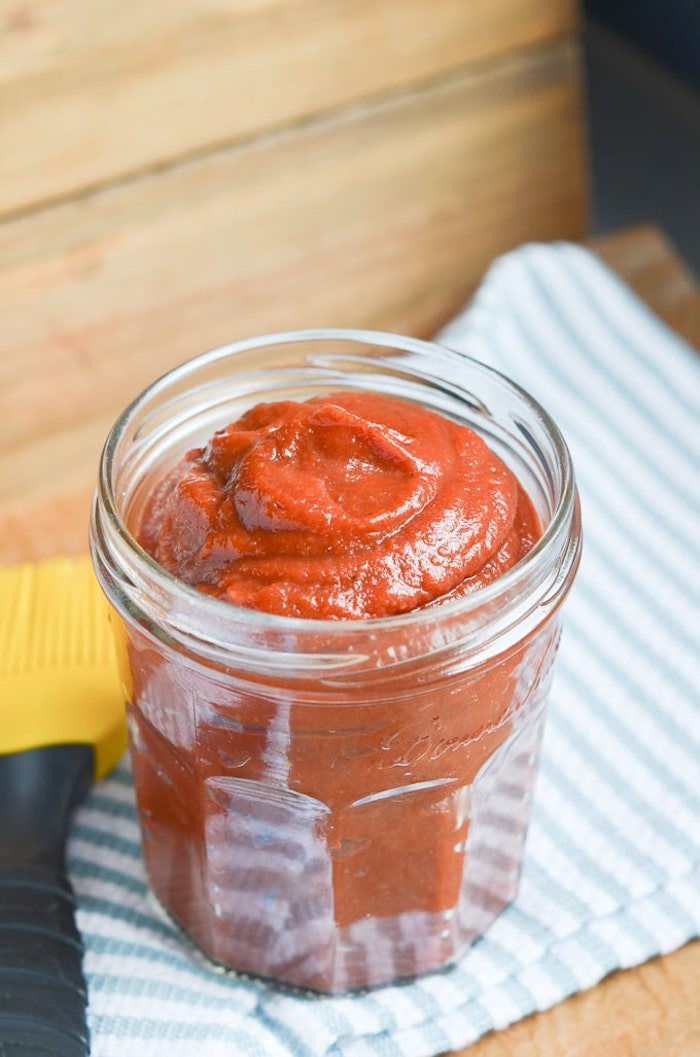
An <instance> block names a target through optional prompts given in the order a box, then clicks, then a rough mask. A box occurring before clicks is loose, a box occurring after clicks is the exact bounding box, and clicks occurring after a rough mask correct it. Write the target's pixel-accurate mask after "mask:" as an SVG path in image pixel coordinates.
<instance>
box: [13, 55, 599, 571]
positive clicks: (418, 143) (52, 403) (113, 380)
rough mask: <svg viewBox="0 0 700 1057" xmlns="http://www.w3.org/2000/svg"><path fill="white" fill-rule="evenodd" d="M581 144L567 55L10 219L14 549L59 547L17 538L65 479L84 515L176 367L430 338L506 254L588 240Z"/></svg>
mask: <svg viewBox="0 0 700 1057" xmlns="http://www.w3.org/2000/svg"><path fill="white" fill-rule="evenodd" d="M581 152H582V145H581V133H580V125H579V122H578V57H577V53H576V51H575V49H574V48H572V47H571V45H569V44H568V43H557V44H552V45H548V46H546V47H543V48H541V49H538V50H536V51H533V50H529V51H527V52H522V53H518V54H517V55H514V56H512V57H510V58H509V59H507V60H500V61H499V62H498V63H494V64H489V65H488V66H487V67H486V68H480V69H479V70H478V71H472V70H469V71H467V72H462V73H460V74H459V75H456V76H454V77H452V78H449V79H448V80H445V81H441V82H440V83H439V84H433V85H431V86H429V87H428V88H425V89H422V90H421V91H417V92H415V93H413V94H412V95H411V96H410V97H406V96H405V95H403V94H402V95H400V96H396V97H392V98H391V99H390V100H387V101H386V102H385V103H384V104H383V105H382V106H378V105H373V106H372V107H371V108H369V109H367V110H362V111H358V112H354V113H353V114H352V115H350V114H348V115H347V116H346V117H345V119H343V120H338V118H337V115H334V117H333V120H329V121H328V122H327V123H325V122H317V123H314V124H312V125H308V126H306V127H305V128H304V129H303V130H296V132H295V134H294V135H280V136H271V137H267V138H265V139H264V140H260V141H256V142H255V143H254V144H249V145H246V146H234V147H231V148H227V149H226V150H223V151H220V152H217V153H215V154H212V155H208V156H207V157H206V158H201V159H197V160H193V161H192V162H190V163H188V164H183V165H179V166H177V167H175V168H173V169H169V170H168V171H165V172H159V173H151V174H147V175H145V176H143V177H142V178H139V179H134V180H130V181H128V182H126V183H124V184H119V185H115V186H110V187H108V188H103V189H102V190H101V191H99V192H95V193H93V194H90V195H87V196H85V197H83V198H79V199H76V200H74V201H73V200H71V201H69V202H66V203H64V204H62V205H57V206H54V207H53V208H50V209H46V210H40V211H38V212H36V213H32V214H29V215H27V216H23V217H19V218H17V219H15V220H13V221H6V222H5V223H4V224H1V225H0V319H2V329H1V331H0V349H1V350H2V352H1V355H0V372H1V373H0V379H1V380H2V393H1V395H0V406H1V408H2V412H1V413H0V538H2V539H3V540H4V543H5V546H6V548H8V554H9V555H10V556H11V557H14V556H16V553H17V549H18V548H19V547H20V546H21V547H23V548H27V547H28V549H29V551H30V553H31V555H32V556H33V557H38V556H40V555H41V554H42V553H43V552H44V551H45V550H46V549H47V548H48V547H51V546H52V545H53V544H52V543H51V541H49V540H48V539H47V538H46V536H45V535H44V534H43V533H41V532H38V533H37V534H36V535H35V536H34V535H31V536H30V537H28V536H27V534H26V532H25V533H23V534H22V542H21V544H20V543H19V542H17V540H18V534H17V526H18V524H21V523H22V520H23V511H24V509H25V506H26V503H27V502H36V503H39V504H44V506H45V516H48V514H49V511H50V510H51V509H53V507H52V504H53V502H54V497H53V491H54V484H55V482H56V481H57V480H58V479H60V480H61V481H62V489H61V493H62V494H61V496H60V497H58V498H57V499H56V501H57V502H62V501H63V496H65V495H66V494H70V495H71V496H73V497H75V501H76V502H79V503H80V504H81V510H82V511H83V513H84V509H85V508H84V502H85V498H84V497H85V495H86V493H87V491H88V490H89V487H90V485H91V482H92V481H93V480H94V475H95V469H96V466H97V460H98V457H99V452H100V448H101V445H102V441H103V439H104V437H105V436H106V434H107V431H108V429H109V426H110V425H111V423H112V422H113V421H114V419H115V418H116V416H117V415H118V413H119V412H120V411H121V409H122V407H124V406H125V405H126V403H128V401H129V400H130V399H131V398H132V397H133V396H135V395H136V393H137V392H138V391H139V390H140V389H141V388H142V387H143V386H144V385H146V384H147V383H148V382H149V381H151V380H152V379H154V378H155V377H156V376H158V375H159V374H161V373H162V372H163V371H165V370H168V369H169V368H171V367H173V366H175V365H176V364H177V363H178V362H180V361H182V360H184V359H186V358H189V357H191V356H194V355H196V354H198V353H200V352H204V351H205V350H206V349H208V348H212V347H215V346H217V345H221V344H225V343H228V342H230V341H233V340H235V339H236V338H240V337H243V336H247V335H250V334H253V333H265V332H268V331H271V330H276V329H290V328H293V327H304V326H326V325H327V326H344V325H348V326H352V325H354V326H376V327H380V328H383V329H387V330H391V329H398V330H401V331H405V332H407V333H419V334H428V333H431V332H432V331H433V330H434V329H435V328H436V327H437V326H438V325H439V324H440V323H441V322H442V321H443V320H444V319H445V318H447V317H448V316H449V315H450V314H451V313H452V311H453V310H454V309H456V308H457V307H458V306H460V305H461V304H463V302H464V300H465V299H466V297H467V295H468V293H469V291H470V290H471V289H472V288H473V286H474V285H475V283H476V282H477V281H478V279H479V276H480V275H481V273H482V272H483V270H484V269H485V268H486V266H487V264H488V262H489V261H490V260H491V259H492V258H493V257H494V256H496V255H497V254H498V253H500V252H502V251H503V250H505V249H507V248H509V247H510V246H512V245H515V244H517V243H518V242H520V241H522V240H525V239H532V238H540V239H548V238H556V237H560V236H562V235H563V234H569V235H570V236H576V235H577V234H580V233H581V232H582V230H583V228H584V224H585V218H584V211H583V199H584V194H583V191H584V182H583V175H582V174H583V164H582V153H581ZM525 203H527V208H525V205H524V204H525ZM78 497H79V498H78ZM47 504H48V505H47ZM53 520H55V519H53ZM13 540H15V545H14V549H13V542H12V541H13ZM84 544H85V537H84V528H82V527H81V528H80V531H79V533H77V534H76V535H74V536H71V535H69V534H65V535H62V536H61V545H62V547H63V548H64V549H67V550H70V551H75V550H76V549H77V548H79V547H83V546H84Z"/></svg>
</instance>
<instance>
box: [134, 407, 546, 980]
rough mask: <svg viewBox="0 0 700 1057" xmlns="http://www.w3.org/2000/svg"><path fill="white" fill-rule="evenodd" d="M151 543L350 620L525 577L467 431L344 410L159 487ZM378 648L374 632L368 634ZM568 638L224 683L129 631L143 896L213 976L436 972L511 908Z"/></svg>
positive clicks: (515, 494) (176, 566)
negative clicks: (340, 671) (167, 916)
mask: <svg viewBox="0 0 700 1057" xmlns="http://www.w3.org/2000/svg"><path fill="white" fill-rule="evenodd" d="M136 535H137V537H138V539H139V541H140V542H141V544H142V545H143V547H144V548H145V549H146V550H147V551H149V553H150V554H151V555H152V556H153V557H154V558H155V559H156V561H157V562H158V563H160V564H161V565H162V566H164V567H165V568H166V569H167V570H168V571H170V572H171V573H172V574H173V575H175V576H176V577H178V578H179V579H181V580H183V581H184V582H186V583H187V584H189V585H190V586H192V587H194V588H196V589H197V590H198V591H200V592H202V593H204V594H206V595H213V596H215V597H216V598H219V599H222V600H224V601H227V602H230V603H234V604H235V605H238V606H243V607H248V608H252V609H257V610H261V611H264V612H267V613H270V614H273V615H277V616H284V617H290V616H291V617H301V618H306V619H307V620H308V619H311V620H314V619H318V620H320V619H322V620H331V621H350V622H357V621H363V620H367V619H370V618H377V617H394V616H400V615H401V614H406V613H413V612H415V611H417V610H423V609H426V610H428V609H431V608H432V607H435V606H441V605H443V604H444V603H445V601H446V600H448V599H454V598H459V597H461V596H464V595H466V594H469V593H471V592H474V591H477V590H479V589H480V588H481V587H483V586H484V585H486V584H488V583H491V582H492V581H493V580H495V579H496V578H498V577H500V576H501V575H502V574H503V573H504V572H506V571H507V570H508V569H510V568H512V567H513V566H514V565H515V564H516V563H517V562H519V561H520V560H521V559H522V558H523V557H524V556H525V555H526V554H527V552H528V551H529V550H530V548H531V547H532V546H533V544H534V542H535V541H536V540H537V538H538V537H539V535H540V525H539V522H538V518H537V516H536V514H535V511H534V509H533V505H532V503H531V502H530V500H529V498H528V496H527V495H526V494H525V492H524V491H523V489H522V487H521V486H520V484H519V483H518V481H517V479H516V477H515V476H514V474H513V473H512V472H511V470H510V469H509V468H508V467H507V466H506V465H505V464H504V463H503V462H502V461H501V460H500V459H499V458H498V457H497V456H496V455H495V454H494V453H493V452H492V451H491V450H490V449H489V447H488V446H487V445H486V443H485V442H484V441H483V439H482V438H481V437H479V436H478V435H477V434H476V433H474V432H473V431H471V430H470V429H468V428H467V427H466V426H464V425H461V424H459V423H457V422H455V421H452V420H451V419H449V418H447V417H443V416H441V415H439V414H437V413H436V412H433V411H430V410H428V409H426V408H424V407H421V406H419V405H417V404H412V403H409V402H407V401H403V400H400V399H397V398H393V397H389V396H386V395H382V394H377V393H365V392H342V393H333V394H329V395H328V396H325V397H314V398H312V399H310V400H307V401H305V402H294V401H281V402H274V403H261V404H257V405H256V406H255V407H253V408H252V409H251V410H249V411H247V412H246V413H245V414H244V415H243V416H242V417H240V418H239V419H238V420H237V421H236V422H233V423H232V424H230V425H229V426H227V427H226V428H225V429H222V430H220V431H218V432H217V433H215V434H214V435H213V436H212V437H211V439H210V440H209V442H208V443H207V444H206V445H205V446H203V447H201V448H197V449H195V450H193V451H190V452H189V453H188V454H187V455H186V457H185V458H184V459H183V460H182V462H181V463H180V464H179V465H178V466H177V467H176V468H175V469H174V470H173V471H172V472H170V473H168V474H167V475H166V476H165V477H164V478H163V479H162V481H161V482H160V483H159V484H158V486H157V487H156V488H155V489H154V491H153V494H152V496H151V498H150V501H149V503H148V505H147V508H146V510H145V514H144V516H143V517H142V519H141V521H140V524H139V525H138V526H136ZM368 627H369V625H368ZM557 637H558V626H557V625H556V624H551V625H550V624H544V623H543V625H542V626H541V627H540V628H538V629H536V631H535V632H532V633H529V634H528V636H527V637H526V638H525V639H524V640H521V641H518V642H516V643H514V644H511V645H510V646H508V648H507V649H504V651H503V652H502V653H501V654H499V655H498V656H497V657H495V658H494V657H491V658H490V659H489V660H488V661H486V662H483V663H479V664H476V665H475V666H471V667H470V666H469V665H467V666H466V667H465V666H464V664H452V665H444V664H442V662H441V664H442V666H440V665H438V664H437V663H436V664H435V665H434V666H432V667H431V665H430V663H425V664H417V663H416V664H413V663H410V664H406V665H403V666H402V665H401V664H399V665H398V666H397V669H396V671H392V672H391V673H389V672H387V671H384V670H382V669H378V670H376V671H374V672H370V673H367V672H365V673H364V674H362V675H361V676H359V677H357V678H354V677H353V676H352V674H349V675H344V676H343V677H342V678H340V677H339V678H336V679H334V678H333V677H332V676H328V675H324V676H323V677H318V678H314V675H313V672H310V673H309V674H308V675H307V677H306V678H305V679H299V678H298V677H292V676H291V675H290V676H289V677H287V676H285V674H284V673H278V674H276V675H275V676H274V677H271V676H268V677H265V678H261V677H256V676H252V677H251V676H250V675H248V674H246V673H242V672H237V671H236V670H235V669H232V670H228V669H227V670H223V669H221V670H218V669H217V668H216V667H213V666H212V665H206V664H201V663H198V662H197V661H196V660H195V659H193V658H192V657H185V656H183V655H181V654H178V653H177V652H176V651H174V650H173V649H172V648H171V647H169V646H168V645H167V644H164V643H158V642H156V643H154V641H153V640H152V639H150V638H149V637H148V636H147V635H146V634H145V633H143V632H141V631H138V630H136V629H132V630H131V632H130V641H129V647H128V652H129V667H130V678H131V681H132V685H133V695H132V701H131V703H130V729H131V737H132V750H133V752H132V757H133V761H134V769H135V781H136V787H137V793H138V799H139V808H140V814H141V824H142V831H143V837H144V852H145V858H146V864H147V870H148V875H149V880H150V883H151V886H152V888H153V890H154V892H155V894H156V896H157V897H158V898H159V899H160V901H161V902H162V903H163V905H164V906H165V907H166V909H167V910H168V911H169V912H170V913H171V914H172V915H173V917H174V918H175V919H176V920H177V921H178V922H179V923H180V924H181V925H182V926H183V927H184V928H185V930H186V931H187V932H188V933H189V935H190V936H191V937H192V938H193V939H194V940H195V942H196V943H198V945H199V946H200V947H201V948H202V949H203V950H204V951H205V952H206V953H207V954H208V955H209V956H210V957H211V958H213V959H214V960H216V961H218V962H221V963H223V964H225V965H227V966H230V967H232V968H234V969H239V970H242V971H245V972H250V973H254V974H256V975H259V976H262V977H267V978H271V979H274V980H277V981H281V982H284V983H287V984H292V985H295V986H300V987H304V988H309V989H314V990H319V991H325V992H337V991H344V990H349V989H354V988H364V987H371V986H376V985H378V984H382V983H386V982H389V981H393V980H397V979H401V978H406V977H411V976H413V975H415V974H417V973H420V972H424V971H426V970H429V969H432V968H435V967H438V966H441V965H444V964H445V963H447V962H449V961H450V960H452V959H453V958H454V957H456V955H457V954H458V953H459V952H460V951H461V950H462V949H463V948H464V946H465V943H467V942H469V941H470V940H472V939H473V938H474V937H475V936H477V935H479V934H480V933H481V932H482V931H483V929H484V927H485V926H486V925H487V924H488V923H489V922H490V921H491V920H492V919H493V917H495V915H496V914H497V913H498V912H499V911H500V910H501V909H502V908H503V906H504V905H505V904H506V903H507V902H508V901H509V900H510V899H511V898H512V897H513V895H514V893H515V890H516V887H517V878H518V871H519V865H520V860H521V855H522V844H523V840H524V835H525V829H526V823H527V817H528V813H529V795H530V789H531V786H532V782H533V772H534V768H535V763H536V757H537V749H538V745H539V739H540V735H541V726H542V714H543V705H544V699H545V696H546V690H547V687H548V679H549V670H550V666H551V665H550V662H551V658H552V656H553V654H554V651H555V648H556V641H557Z"/></svg>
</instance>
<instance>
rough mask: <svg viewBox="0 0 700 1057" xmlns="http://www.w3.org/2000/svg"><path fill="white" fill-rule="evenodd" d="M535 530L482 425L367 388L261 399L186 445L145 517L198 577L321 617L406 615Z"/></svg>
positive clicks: (497, 569) (265, 606) (161, 552)
mask: <svg viewBox="0 0 700 1057" xmlns="http://www.w3.org/2000/svg"><path fill="white" fill-rule="evenodd" d="M538 534H539V526H538V522H537V518H536V516H535V513H534V511H533V508H532V504H531V503H530V501H529V499H528V497H527V496H526V495H525V493H524V492H523V490H522V488H521V487H520V486H519V484H518V481H517V479H516V478H515V476H514V475H513V473H512V472H511V471H510V470H509V469H508V467H507V466H505V464H504V463H503V462H502V461H501V460H500V459H499V458H498V457H497V456H496V455H495V454H494V453H493V452H492V451H491V450H490V448H489V447H488V446H487V445H486V443H485V442H484V441H483V440H482V439H481V437H479V436H478V435H477V434H476V433H474V432H473V431H472V430H470V429H468V428H467V427H466V426H464V425H461V424H459V423H457V422H453V421H452V420H450V419H448V418H445V417H443V416H441V415H438V414H436V413H435V412H433V411H429V410H427V409H426V408H423V407H420V406H419V405H416V404H410V403H408V402H407V401H403V400H399V399H397V398H394V397H390V396H385V395H381V394H377V393H364V392H351V393H338V394H335V395H331V396H327V397H315V398H313V399H310V400H308V401H305V402H303V403H297V402H294V401H291V400H290V401H284V402H278V403H270V404H258V405H256V406H255V407H254V408H252V409H251V410H250V411H248V412H247V413H246V414H244V415H243V416H242V417H241V418H239V419H238V420H237V421H236V422H234V423H232V424H231V425H229V426H228V427H227V428H226V429H223V430H220V431H219V432H217V433H216V434H215V435H214V436H213V437H212V438H211V440H210V441H209V443H208V444H207V445H206V446H205V447H203V448H198V449H196V450H194V451H191V452H190V453H189V454H188V455H187V457H186V459H185V460H184V462H183V463H182V464H181V465H180V466H178V467H177V468H176V469H175V470H174V472H173V473H172V474H171V475H169V476H168V477H167V478H166V479H165V480H164V481H163V482H162V485H161V487H160V488H159V489H158V490H157V492H156V494H155V495H154V497H153V501H152V503H151V504H150V508H149V509H148V511H147V513H146V516H145V519H144V521H143V524H142V526H141V530H140V537H141V542H142V543H143V545H144V547H145V548H146V550H148V551H149V552H150V553H151V554H152V555H153V557H154V558H156V560H157V561H158V562H159V563H160V564H161V565H163V566H164V567H165V568H166V569H168V570H169V571H170V572H172V573H173V574H174V575H175V576H177V577H179V578H180V579H182V580H185V581H186V582H187V583H189V584H191V585H192V586H194V587H197V588H198V589H199V590H201V591H205V592H207V593H209V594H213V595H216V596H217V597H218V598H222V599H225V600H226V601H229V602H233V603H236V604H237V605H242V606H249V607H251V608H254V609H260V610H264V611H266V612H269V613H276V614H278V615H281V616H294V617H306V618H317V619H357V618H363V617H386V616H394V615H396V614H398V613H405V612H409V611H411V610H413V609H416V608H419V607H421V606H425V605H429V604H431V603H434V602H436V601H444V599H445V598H450V597H456V596H459V595H461V594H465V593H467V592H469V591H473V590H475V589H477V588H479V587H481V586H483V585H484V584H486V583H489V582H490V581H491V580H493V579H495V578H496V577H498V576H500V575H501V574H502V573H503V572H505V571H506V570H507V569H509V568H511V567H512V566H513V565H514V564H515V563H516V562H517V561H519V560H520V558H522V557H523V556H524V555H525V554H526V553H527V551H528V550H529V549H530V547H531V546H532V544H533V542H534V541H535V539H536V538H537V536H538Z"/></svg>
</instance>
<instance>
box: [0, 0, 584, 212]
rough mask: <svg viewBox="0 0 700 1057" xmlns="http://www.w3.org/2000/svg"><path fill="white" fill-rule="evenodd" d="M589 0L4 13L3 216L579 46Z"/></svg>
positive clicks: (368, 0) (115, 4) (40, 0)
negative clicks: (533, 55) (570, 35)
mask: <svg viewBox="0 0 700 1057" xmlns="http://www.w3.org/2000/svg"><path fill="white" fill-rule="evenodd" d="M576 8H577V4H576V0H199V2H197V3H192V2H191V0H147V2H139V3H137V2H136V0H131V2H129V0H100V2H96V0H6V2H5V3H3V5H2V10H1V11H0V115H2V116H1V118H0V120H1V122H2V125H1V127H0V143H1V144H2V150H0V215H3V214H8V213H12V212H16V211H21V210H26V209H29V208H32V207H35V206H36V205H37V204H39V203H42V202H46V201H48V200H52V199H54V200H55V199H56V198H60V197H63V196H66V195H72V194H74V193H75V192H76V191H80V190H85V189H86V188H90V187H94V186H96V185H98V184H101V183H104V182H107V181H112V180H115V179H122V178H124V177H125V176H126V175H128V174H131V173H134V172H137V171H139V170H142V169H144V168H148V167H152V166H156V165H162V164H163V163H166V162H172V161H173V160H175V159H178V158H183V157H186V156H188V155H193V154H195V153H197V152H202V151H205V150H209V149H211V148H212V147H216V146H221V145H223V144H228V143H232V142H233V141H234V140H237V139H240V138H241V137H243V136H250V135H253V134H256V133H258V132H260V131H261V130H263V129H269V128H270V127H272V126H275V125H279V124H284V123H286V122H291V121H298V120H300V119H304V118H307V117H309V116H310V115H313V114H317V113H319V112H320V111H323V110H327V109H330V108H333V107H337V106H340V105H344V104H349V103H352V102H356V101H358V100H361V99H366V98H368V97H370V96H372V95H374V94H377V93H382V92H386V91H388V90H391V89H397V88H400V87H402V86H406V85H408V86H411V85H417V84H419V83H420V82H422V81H425V80H426V79H430V78H434V77H436V76H439V75H442V74H444V73H445V72H447V71H453V70H455V69H456V68H457V67H459V66H462V65H465V64H467V63H469V62H473V61H475V60H482V59H485V58H488V57H490V56H494V55H497V54H503V53H505V52H508V51H510V50H513V49H516V48H520V47H523V46H526V45H530V44H533V43H536V42H538V41H543V40H548V39H553V38H555V37H557V36H559V35H561V34H563V33H566V32H571V31H572V29H573V26H574V24H575V21H576Z"/></svg>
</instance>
